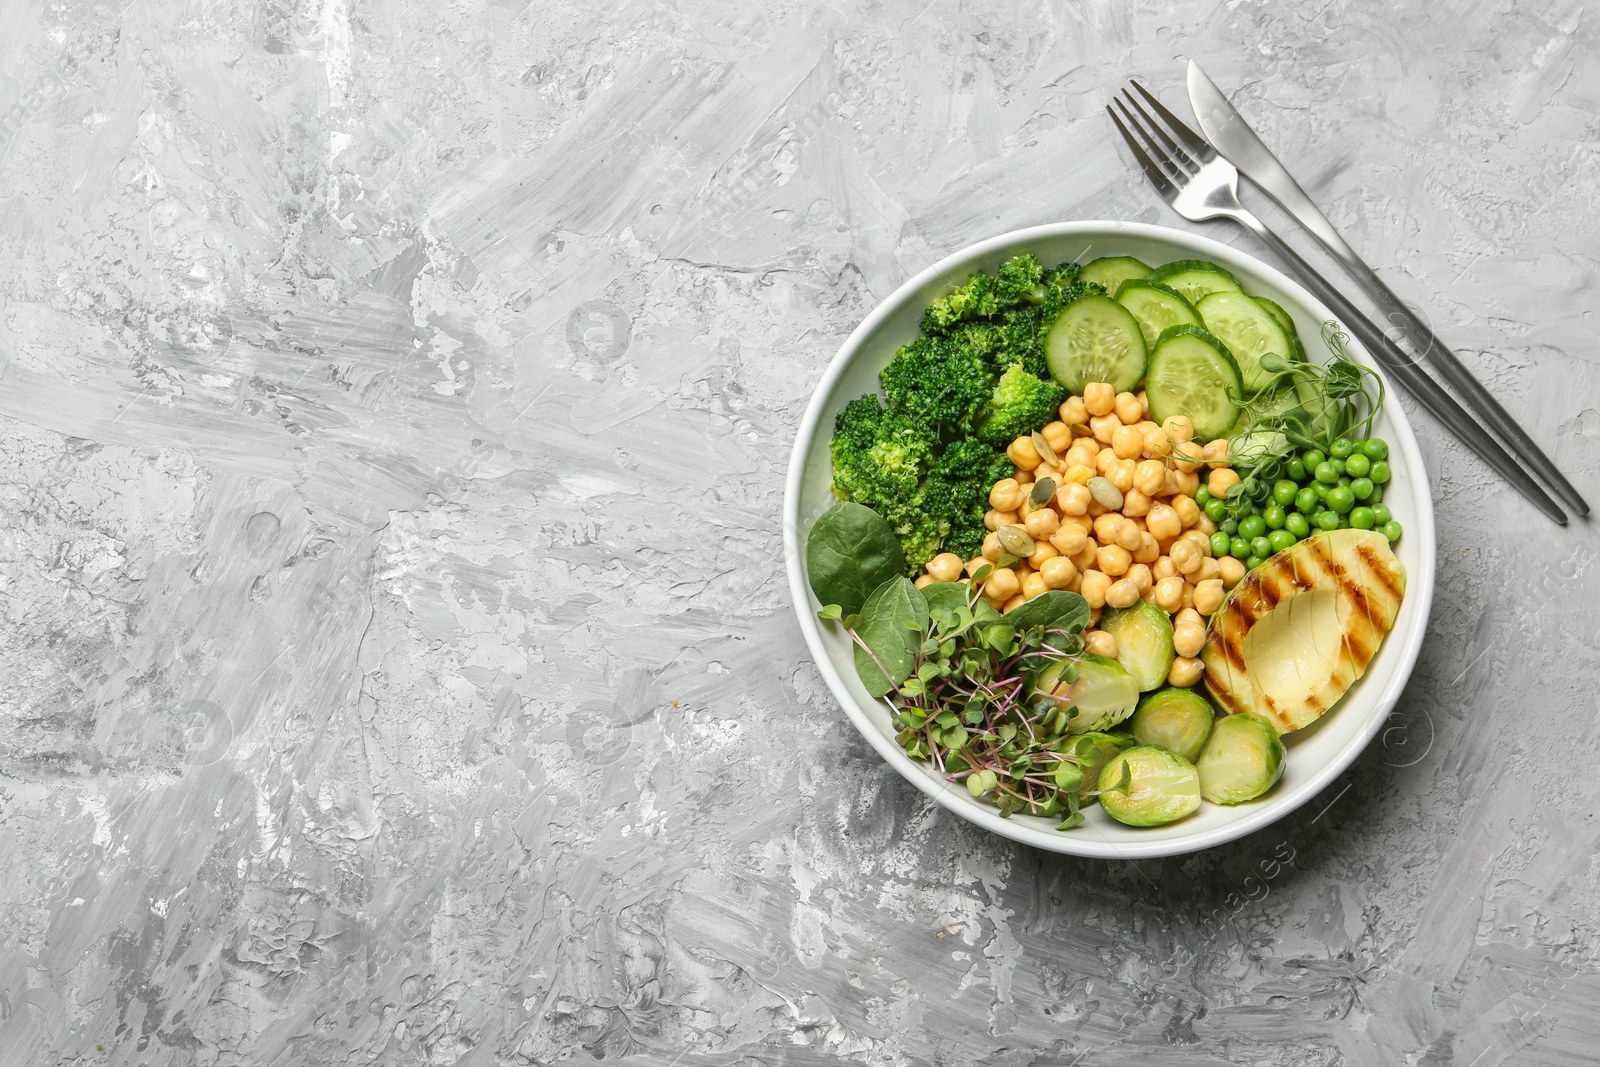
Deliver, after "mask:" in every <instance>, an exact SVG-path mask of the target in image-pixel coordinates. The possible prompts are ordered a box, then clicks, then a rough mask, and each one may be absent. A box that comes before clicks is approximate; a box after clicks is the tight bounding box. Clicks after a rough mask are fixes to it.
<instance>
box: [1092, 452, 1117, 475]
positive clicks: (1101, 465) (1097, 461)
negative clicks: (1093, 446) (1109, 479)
mask: <svg viewBox="0 0 1600 1067" xmlns="http://www.w3.org/2000/svg"><path fill="white" fill-rule="evenodd" d="M1116 461H1117V452H1116V449H1112V448H1102V449H1101V450H1100V451H1099V452H1097V453H1095V457H1094V469H1095V473H1096V474H1099V475H1102V476H1103V475H1104V474H1105V473H1106V471H1108V470H1110V469H1111V465H1112V464H1113V463H1115V462H1116Z"/></svg>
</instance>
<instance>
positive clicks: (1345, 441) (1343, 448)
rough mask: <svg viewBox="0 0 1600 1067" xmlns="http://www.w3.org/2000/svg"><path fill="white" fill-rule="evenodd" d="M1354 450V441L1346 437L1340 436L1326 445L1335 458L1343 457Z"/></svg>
mask: <svg viewBox="0 0 1600 1067" xmlns="http://www.w3.org/2000/svg"><path fill="white" fill-rule="evenodd" d="M1355 450H1356V443H1355V442H1354V441H1352V440H1350V438H1348V437H1340V438H1338V439H1337V440H1335V441H1334V442H1333V444H1331V445H1329V446H1328V451H1329V452H1331V453H1333V455H1334V457H1335V458H1337V459H1344V458H1345V457H1346V456H1348V455H1349V454H1350V453H1352V452H1354V451H1355Z"/></svg>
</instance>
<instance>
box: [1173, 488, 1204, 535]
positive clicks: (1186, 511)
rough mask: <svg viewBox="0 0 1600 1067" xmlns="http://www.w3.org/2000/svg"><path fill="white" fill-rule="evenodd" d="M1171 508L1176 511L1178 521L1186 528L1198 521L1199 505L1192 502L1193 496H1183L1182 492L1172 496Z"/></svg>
mask: <svg viewBox="0 0 1600 1067" xmlns="http://www.w3.org/2000/svg"><path fill="white" fill-rule="evenodd" d="M1172 510H1173V511H1176V512H1177V513H1178V521H1179V522H1180V523H1182V524H1183V528H1184V529H1186V530H1187V529H1188V528H1189V527H1191V526H1193V525H1194V524H1195V523H1197V522H1199V521H1200V505H1199V504H1196V503H1195V502H1194V497H1192V496H1184V495H1183V494H1182V493H1179V494H1178V495H1176V496H1174V497H1173V498H1172Z"/></svg>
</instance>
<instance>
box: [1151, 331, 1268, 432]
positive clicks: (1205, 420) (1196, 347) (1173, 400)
mask: <svg viewBox="0 0 1600 1067" xmlns="http://www.w3.org/2000/svg"><path fill="white" fill-rule="evenodd" d="M1243 391H1244V382H1243V381H1242V380H1241V378H1240V377H1239V365H1238V364H1237V363H1235V362H1234V361H1233V357H1232V356H1231V355H1229V354H1228V349H1227V346H1226V345H1224V344H1223V343H1222V342H1221V341H1219V340H1217V339H1216V338H1215V337H1213V336H1211V335H1210V334H1209V333H1206V332H1205V331H1204V330H1202V329H1200V328H1199V327H1197V326H1173V327H1171V328H1169V329H1168V330H1166V331H1165V332H1163V333H1162V335H1161V337H1160V338H1159V339H1158V340H1157V341H1156V347H1155V349H1154V350H1153V351H1152V352H1151V353H1150V366H1149V368H1148V370H1147V371H1146V373H1145V379H1144V395H1145V399H1146V400H1148V401H1149V402H1150V418H1151V420H1152V421H1153V422H1165V421H1166V420H1167V419H1168V418H1169V417H1170V416H1173V415H1187V416H1189V419H1190V421H1191V422H1193V423H1194V436H1195V439H1196V440H1199V441H1209V440H1211V439H1212V438H1214V437H1221V436H1223V435H1224V434H1226V433H1227V432H1228V431H1229V430H1230V429H1232V428H1233V423H1234V420H1235V419H1237V418H1238V417H1239V405H1238V404H1236V403H1235V402H1234V398H1235V397H1238V396H1240V395H1242V393H1243Z"/></svg>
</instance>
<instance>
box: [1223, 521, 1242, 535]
mask: <svg viewBox="0 0 1600 1067" xmlns="http://www.w3.org/2000/svg"><path fill="white" fill-rule="evenodd" d="M1220 529H1221V530H1222V532H1223V533H1225V534H1227V535H1228V536H1229V537H1232V536H1233V535H1234V534H1236V533H1238V532H1239V520H1238V519H1224V520H1223V521H1222V526H1221V527H1220Z"/></svg>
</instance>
